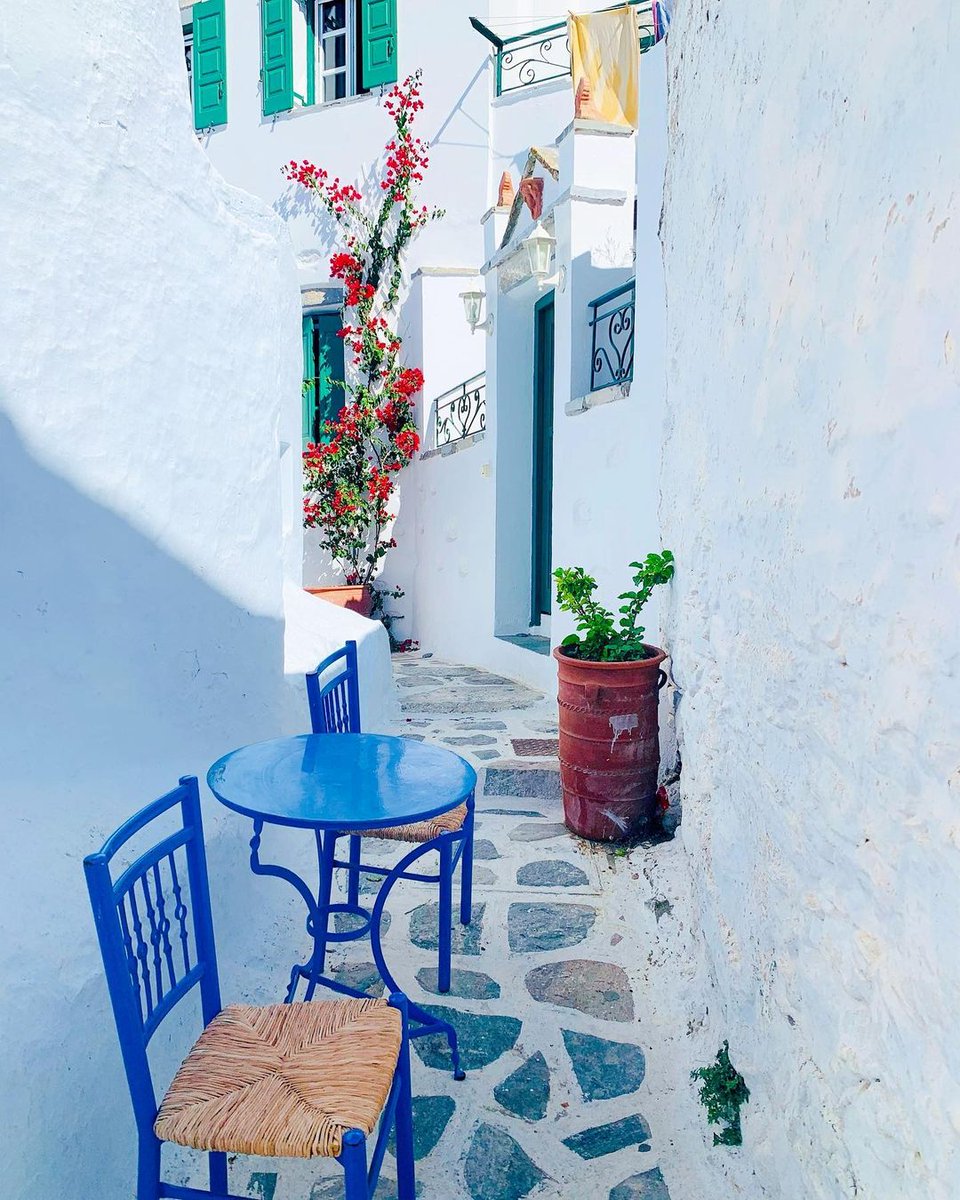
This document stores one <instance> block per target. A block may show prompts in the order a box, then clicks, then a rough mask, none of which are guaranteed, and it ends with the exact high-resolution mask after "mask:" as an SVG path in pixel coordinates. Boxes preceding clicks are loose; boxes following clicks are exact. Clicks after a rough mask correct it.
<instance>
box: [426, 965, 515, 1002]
mask: <svg viewBox="0 0 960 1200" xmlns="http://www.w3.org/2000/svg"><path fill="white" fill-rule="evenodd" d="M417 983H419V984H420V986H421V987H422V988H423V990H424V991H425V992H433V993H434V994H435V995H438V996H439V995H441V994H443V995H448V996H460V997H462V998H463V999H465V1000H498V999H499V998H500V984H499V983H497V981H496V980H495V979H491V978H490V976H489V975H485V974H484V973H483V971H464V970H461V969H459V968H457V967H454V968H452V969H451V971H450V991H449V992H445V993H441V992H440V991H439V989H438V988H437V968H436V967H421V968H420V970H419V971H418V972H417Z"/></svg>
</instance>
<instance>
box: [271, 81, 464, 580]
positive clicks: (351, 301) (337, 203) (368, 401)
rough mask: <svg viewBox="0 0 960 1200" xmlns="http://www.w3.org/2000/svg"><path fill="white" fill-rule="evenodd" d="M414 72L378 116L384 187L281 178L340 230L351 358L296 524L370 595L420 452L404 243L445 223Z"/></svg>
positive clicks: (301, 173) (337, 261)
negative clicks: (405, 332) (405, 478)
mask: <svg viewBox="0 0 960 1200" xmlns="http://www.w3.org/2000/svg"><path fill="white" fill-rule="evenodd" d="M420 75H421V73H420V72H419V71H417V72H415V73H414V74H413V75H409V76H408V77H407V78H406V79H405V80H404V81H403V83H400V84H397V85H396V86H395V87H394V88H393V89H392V90H391V91H390V92H389V93H388V94H387V96H386V97H385V99H384V102H383V107H384V109H385V111H386V112H387V113H388V114H389V116H390V119H391V121H392V122H393V131H392V134H391V137H390V139H389V141H388V142H387V145H386V149H385V154H384V159H383V165H382V169H381V173H380V179H379V187H376V186H374V187H373V193H374V194H373V196H372V197H367V198H365V197H364V196H363V194H362V193H361V192H359V191H358V190H357V189H356V188H355V187H353V185H352V184H349V183H341V181H340V179H339V178H332V179H331V177H330V175H329V173H328V172H327V171H326V170H324V169H323V168H322V167H318V166H316V165H315V164H314V163H312V162H310V161H309V160H308V159H303V160H302V161H300V162H296V161H291V162H289V163H288V164H287V165H286V166H285V167H284V168H283V170H284V174H285V175H286V178H287V179H288V180H290V181H291V182H293V183H298V184H299V185H300V186H302V187H304V188H306V189H307V191H309V192H310V193H311V194H312V195H313V196H315V197H316V199H317V200H318V201H319V202H320V204H321V205H322V206H323V208H324V209H325V210H326V212H327V214H328V215H329V216H330V217H332V218H333V220H334V221H335V222H336V224H337V226H338V228H339V231H340V234H341V235H342V239H343V241H342V248H341V249H340V250H339V251H338V252H337V253H336V254H334V255H333V257H332V258H331V260H330V271H331V274H332V276H333V277H334V278H335V279H339V280H342V282H343V292H344V300H343V328H342V329H341V330H340V332H339V334H338V336H339V337H340V338H342V339H343V341H344V344H345V346H346V348H347V349H348V350H349V351H350V358H349V359H348V364H347V371H346V374H347V378H346V380H344V381H342V382H343V385H344V391H345V400H346V402H345V404H344V406H343V408H342V409H341V410H340V413H339V416H338V417H337V419H336V420H335V421H327V422H326V424H325V427H324V430H323V437H322V438H321V440H320V442H318V443H313V442H311V443H309V444H308V445H307V448H306V450H305V451H304V455H303V465H304V501H303V519H304V525H305V526H306V527H307V528H308V529H316V530H318V531H319V532H320V545H321V548H322V549H324V550H326V551H327V552H328V553H329V554H330V556H331V558H332V559H333V561H334V563H335V565H336V566H337V568H338V569H339V570H340V571H342V573H343V575H344V577H345V580H346V582H347V584H350V585H353V586H357V587H369V585H370V583H371V581H372V580H373V578H374V576H375V574H376V572H377V569H378V567H379V566H380V564H381V562H382V560H383V558H384V556H385V555H386V554H387V552H388V550H391V549H392V548H393V547H394V546H395V545H396V542H395V541H394V539H393V538H392V537H391V536H390V526H391V524H392V521H393V518H394V514H393V513H392V512H391V506H390V501H391V498H392V497H393V494H394V491H395V488H396V475H397V473H398V472H399V471H401V470H402V469H403V468H404V467H405V466H407V464H408V463H409V462H410V461H411V459H412V458H413V456H414V455H415V454H416V452H417V450H418V449H419V445H420V438H419V435H418V433H417V425H416V420H415V417H414V403H415V400H414V397H415V396H416V395H417V394H418V393H419V392H420V391H421V389H422V388H423V375H422V373H421V372H420V370H419V368H418V367H413V366H407V365H405V364H404V362H403V359H402V342H401V339H400V337H399V335H398V333H397V319H396V308H397V304H398V301H399V299H400V291H401V286H402V283H403V261H404V257H405V255H406V252H407V250H408V249H409V246H410V243H411V241H412V240H413V239H414V237H416V235H417V233H419V231H420V230H421V229H423V227H424V226H425V225H427V224H428V223H429V222H430V221H433V220H436V219H438V218H439V217H441V216H442V215H443V213H442V211H441V210H440V209H428V208H427V206H426V205H420V204H418V203H417V200H416V195H417V191H418V188H419V186H420V184H421V183H422V182H423V177H424V172H425V171H426V169H427V165H428V155H427V144H426V143H425V142H424V141H423V140H422V139H421V138H419V137H415V136H414V134H413V126H414V123H415V120H416V115H417V113H418V112H419V111H420V110H421V109H422V108H423V101H422V100H421V99H420Z"/></svg>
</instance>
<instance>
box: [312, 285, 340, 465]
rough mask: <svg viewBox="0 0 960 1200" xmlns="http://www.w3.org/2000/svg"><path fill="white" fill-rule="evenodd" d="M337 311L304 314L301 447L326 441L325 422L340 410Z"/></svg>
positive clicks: (325, 310)
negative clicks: (309, 443) (308, 443)
mask: <svg viewBox="0 0 960 1200" xmlns="http://www.w3.org/2000/svg"><path fill="white" fill-rule="evenodd" d="M340 326H341V319H340V310H339V309H329V308H327V309H320V310H319V311H316V312H305V313H304V314H303V444H304V446H306V444H307V442H321V441H324V442H325V441H328V440H329V438H328V435H327V434H325V433H324V429H323V426H324V422H325V421H328V420H329V421H332V420H336V418H337V415H338V414H339V412H340V409H341V408H343V404H344V394H343V376H344V365H343V362H344V360H343V341H342V339H341V338H338V337H337V332H338V330H339V329H340Z"/></svg>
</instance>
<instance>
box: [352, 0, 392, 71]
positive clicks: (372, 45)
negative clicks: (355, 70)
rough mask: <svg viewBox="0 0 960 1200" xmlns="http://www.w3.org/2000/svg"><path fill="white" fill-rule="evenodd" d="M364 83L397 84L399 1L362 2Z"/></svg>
mask: <svg viewBox="0 0 960 1200" xmlns="http://www.w3.org/2000/svg"><path fill="white" fill-rule="evenodd" d="M360 40H361V53H360V76H361V78H360V84H361V86H362V87H365V88H372V87H380V85H381V84H384V83H396V82H397V0H360Z"/></svg>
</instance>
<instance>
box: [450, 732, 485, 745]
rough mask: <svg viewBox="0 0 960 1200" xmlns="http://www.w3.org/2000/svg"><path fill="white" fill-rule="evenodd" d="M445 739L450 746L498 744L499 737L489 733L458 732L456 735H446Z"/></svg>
mask: <svg viewBox="0 0 960 1200" xmlns="http://www.w3.org/2000/svg"><path fill="white" fill-rule="evenodd" d="M443 740H444V743H445V744H446V745H448V746H495V745H496V744H497V739H496V738H495V737H491V736H490V735H489V734H488V733H464V734H457V735H456V736H454V737H445V738H444V739H443Z"/></svg>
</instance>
